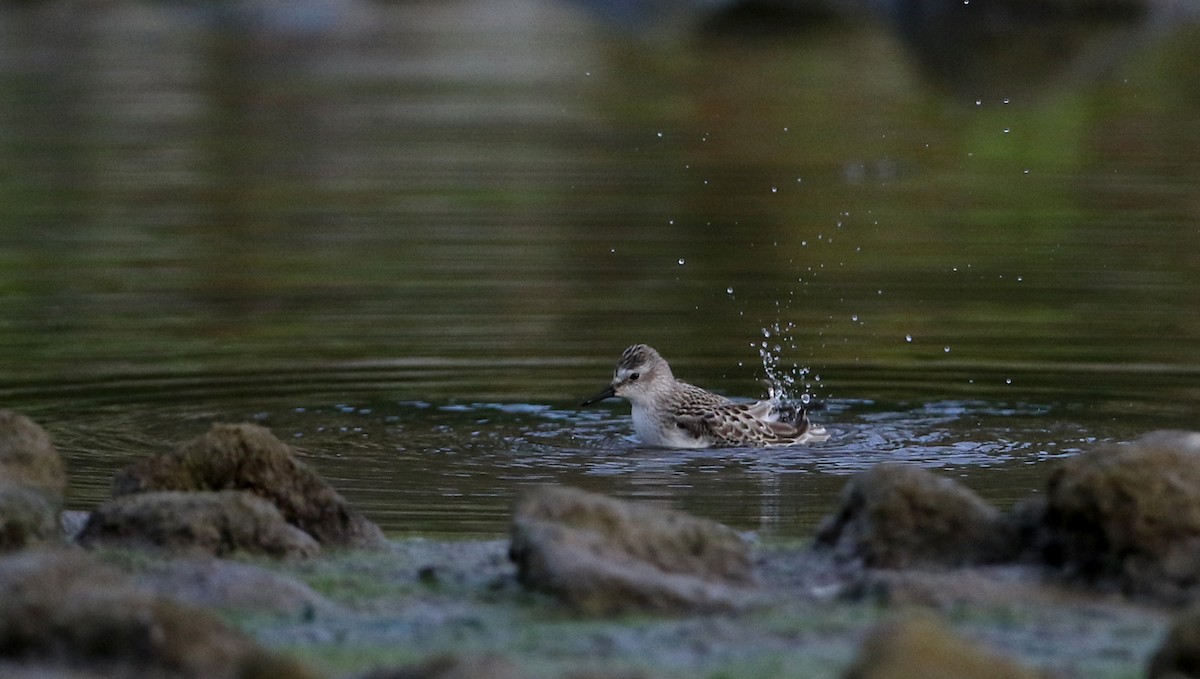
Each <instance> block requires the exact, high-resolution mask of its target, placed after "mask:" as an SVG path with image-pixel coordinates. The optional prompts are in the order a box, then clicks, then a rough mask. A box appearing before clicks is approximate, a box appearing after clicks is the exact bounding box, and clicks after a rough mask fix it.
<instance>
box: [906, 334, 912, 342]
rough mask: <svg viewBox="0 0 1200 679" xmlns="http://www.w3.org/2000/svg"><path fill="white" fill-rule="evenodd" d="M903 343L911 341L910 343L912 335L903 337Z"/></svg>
mask: <svg viewBox="0 0 1200 679" xmlns="http://www.w3.org/2000/svg"><path fill="white" fill-rule="evenodd" d="M904 341H905V342H911V341H912V335H905V336H904Z"/></svg>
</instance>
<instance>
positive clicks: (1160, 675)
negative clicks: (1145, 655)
mask: <svg viewBox="0 0 1200 679" xmlns="http://www.w3.org/2000/svg"><path fill="white" fill-rule="evenodd" d="M1198 676H1200V605H1197V606H1193V607H1192V608H1190V609H1188V610H1186V611H1184V612H1183V613H1182V614H1180V615H1179V616H1178V617H1176V618H1175V621H1174V622H1173V623H1172V624H1171V629H1170V630H1169V631H1168V632H1167V636H1166V638H1165V639H1163V642H1162V644H1161V645H1160V646H1159V647H1158V650H1156V651H1155V652H1154V655H1153V656H1152V657H1151V658H1150V664H1149V667H1148V668H1147V671H1146V677H1147V678H1148V679H1189V678H1194V677H1198Z"/></svg>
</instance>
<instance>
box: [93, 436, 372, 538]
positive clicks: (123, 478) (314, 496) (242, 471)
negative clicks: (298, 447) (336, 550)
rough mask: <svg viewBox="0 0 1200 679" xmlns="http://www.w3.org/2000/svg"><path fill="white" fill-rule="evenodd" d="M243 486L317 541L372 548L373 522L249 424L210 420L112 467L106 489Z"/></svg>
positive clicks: (284, 447)
mask: <svg viewBox="0 0 1200 679" xmlns="http://www.w3.org/2000/svg"><path fill="white" fill-rule="evenodd" d="M164 490H174V491H217V490H244V491H249V492H251V493H254V494H255V495H257V496H259V497H261V498H263V499H265V500H267V501H269V502H271V503H272V504H274V505H275V506H276V507H277V508H278V509H279V511H280V512H281V513H282V514H283V516H284V518H285V519H287V521H288V523H291V524H292V525H294V526H296V527H297V528H300V529H301V530H303V531H304V532H306V533H308V534H309V535H311V536H312V537H314V538H316V540H317V541H318V542H320V543H321V544H322V545H329V546H337V547H378V546H381V545H383V544H384V543H385V538H384V535H383V531H381V530H380V529H379V526H377V525H375V524H374V523H372V522H371V521H369V520H367V519H366V518H365V517H363V516H362V515H361V514H360V513H359V512H358V511H357V510H355V509H354V508H353V507H351V506H350V504H349V503H348V502H346V500H345V499H344V498H343V497H342V496H341V495H340V494H339V493H338V492H337V491H336V490H334V489H333V487H332V486H330V485H329V483H328V482H326V481H325V480H324V479H323V478H321V477H320V476H319V475H318V474H317V473H316V472H315V471H313V470H312V469H310V468H309V467H308V466H306V465H305V464H304V463H302V462H300V461H299V460H298V459H297V458H296V455H295V452H294V451H293V450H292V448H291V447H290V446H288V445H287V444H285V443H283V442H282V441H280V440H279V439H277V438H275V436H274V435H272V434H271V432H270V431H269V430H267V429H266V428H264V427H260V426H258V425H255V424H216V425H213V427H212V429H210V430H209V431H208V432H207V433H205V434H203V435H202V436H199V437H197V438H195V439H193V440H191V441H188V442H187V443H184V444H183V445H182V446H180V447H179V448H178V449H176V450H174V451H172V452H170V453H167V454H164V455H158V456H155V457H151V458H148V459H145V460H141V461H139V462H137V463H135V464H133V465H131V466H129V467H126V468H125V469H123V470H121V471H120V472H118V473H117V475H116V478H115V479H114V481H113V495H114V496H116V497H120V496H122V495H129V494H132V493H144V492H151V491H164Z"/></svg>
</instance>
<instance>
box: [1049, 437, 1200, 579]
mask: <svg viewBox="0 0 1200 679" xmlns="http://www.w3.org/2000/svg"><path fill="white" fill-rule="evenodd" d="M1036 541H1037V544H1038V547H1039V548H1040V551H1041V555H1042V556H1043V558H1045V559H1046V560H1047V561H1048V562H1050V563H1051V564H1053V565H1058V566H1061V567H1063V568H1064V569H1065V570H1066V572H1067V573H1068V574H1070V575H1073V576H1076V577H1078V578H1080V579H1082V580H1084V581H1087V582H1092V581H1096V580H1105V579H1110V580H1115V581H1116V582H1118V583H1119V584H1120V586H1121V587H1122V588H1123V589H1124V590H1125V591H1126V592H1127V593H1129V594H1132V595H1137V596H1149V597H1152V598H1156V599H1160V600H1167V601H1174V602H1179V601H1186V600H1189V599H1194V598H1195V597H1196V596H1197V594H1200V433H1196V432H1182V431H1158V432H1152V433H1149V434H1146V435H1145V436H1142V437H1141V438H1139V439H1137V440H1135V441H1133V442H1131V443H1124V444H1118V445H1108V446H1102V447H1100V448H1096V449H1095V450H1091V451H1089V452H1086V453H1083V454H1081V455H1078V456H1076V457H1073V458H1071V459H1069V460H1067V461H1066V462H1065V463H1063V464H1062V466H1060V467H1059V468H1058V469H1056V470H1055V471H1054V473H1053V475H1052V476H1051V477H1050V480H1049V483H1048V489H1047V493H1046V500H1045V506H1044V509H1043V515H1042V517H1041V524H1040V526H1039V528H1038V535H1037V536H1036Z"/></svg>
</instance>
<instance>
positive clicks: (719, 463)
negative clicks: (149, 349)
mask: <svg viewBox="0 0 1200 679" xmlns="http://www.w3.org/2000/svg"><path fill="white" fill-rule="evenodd" d="M523 369H524V368H522V370H523ZM430 370H431V371H432V372H434V373H438V372H439V371H441V374H440V375H439V376H446V375H449V376H450V378H451V379H450V380H449V383H450V384H451V385H453V386H454V387H457V386H458V385H459V384H460V383H459V382H458V381H456V380H457V379H459V378H461V375H456V374H454V371H453V370H448V369H447V368H446V367H445V366H436V367H434V368H431V369H430ZM399 372H403V373H404V374H403V375H402V376H400V375H398V373H397V370H396V369H394V368H385V369H375V370H367V371H366V372H363V371H361V370H357V369H356V370H350V371H316V372H313V373H289V374H284V375H280V374H271V375H265V376H252V377H251V378H248V377H247V376H245V375H240V376H236V375H235V376H231V375H213V376H184V377H171V376H157V377H156V376H149V377H145V378H140V379H139V378H128V377H123V378H120V379H113V380H107V381H106V380H96V381H94V382H91V383H84V384H78V383H76V384H45V385H37V386H36V388H35V387H34V386H30V385H23V386H21V387H19V388H16V389H10V390H9V393H7V394H0V396H4V397H6V398H5V400H6V402H8V403H10V404H12V406H13V407H16V408H19V409H23V410H26V412H29V414H30V415H31V416H33V417H35V419H38V420H39V421H41V422H43V424H44V425H45V426H46V427H47V428H48V429H49V430H50V431H51V433H52V434H53V435H54V437H55V440H56V443H57V445H58V446H59V448H60V450H61V451H62V452H63V454H64V457H65V458H66V459H67V462H68V466H69V469H70V474H71V483H70V491H69V505H70V506H71V507H73V508H87V507H90V506H93V505H94V504H95V503H97V502H99V501H101V500H102V499H104V498H106V497H107V496H108V494H109V492H110V485H111V477H112V474H113V472H114V471H116V470H117V469H119V468H120V467H122V466H124V465H126V464H129V463H130V462H132V461H133V460H135V459H138V458H140V457H144V456H146V455H150V454H154V453H158V452H162V451H165V450H169V449H170V448H171V447H172V446H174V445H175V444H176V443H178V442H179V441H183V440H186V439H188V438H191V437H193V436H196V435H198V434H200V433H202V432H203V431H205V430H206V429H207V428H208V426H209V425H210V424H211V423H212V422H213V421H245V420H250V421H256V422H259V423H262V424H264V425H266V426H269V427H271V428H272V429H273V431H274V432H275V433H276V434H277V435H278V436H280V438H282V439H284V440H285V441H288V442H290V443H292V444H293V445H295V446H296V447H297V448H298V450H299V451H300V454H301V456H302V458H303V459H304V460H306V461H307V462H308V463H310V464H312V465H313V466H315V467H316V468H317V469H318V470H319V471H320V472H321V473H322V474H323V475H325V476H326V477H327V478H328V479H329V480H330V481H331V482H332V483H333V484H334V485H335V486H336V487H337V488H339V489H340V490H341V491H342V492H343V493H344V494H345V495H346V496H347V497H348V498H350V500H351V501H352V502H354V503H355V504H356V505H357V506H359V507H360V508H361V509H362V510H363V511H364V512H365V513H366V514H368V515H369V516H370V517H371V518H373V519H374V520H376V521H378V522H379V523H380V524H382V525H383V526H384V527H385V529H386V530H388V531H391V532H394V533H406V532H416V533H427V534H467V535H497V534H503V533H504V532H506V531H507V515H508V510H509V506H510V504H511V502H512V499H513V497H514V496H515V495H516V494H517V493H518V492H519V490H520V489H521V488H522V487H523V486H526V485H529V484H536V483H546V482H558V483H567V484H573V485H577V486H581V487H584V488H588V489H591V490H596V491H600V492H606V493H610V494H613V495H617V496H622V497H631V498H639V499H643V500H648V501H652V502H658V503H661V504H663V505H669V506H674V507H679V508H682V509H685V510H687V511H691V512H694V513H697V514H700V515H703V516H710V517H712V518H715V519H718V520H721V521H723V522H726V523H729V524H731V525H734V526H736V527H738V528H740V529H748V530H759V531H762V532H764V533H767V534H776V535H790V536H799V535H807V534H809V533H810V532H811V530H812V529H813V527H814V525H815V524H816V522H817V521H818V520H819V518H820V517H821V516H822V515H823V514H824V513H825V512H827V511H829V509H830V508H831V507H832V505H833V503H834V502H835V498H836V495H837V493H838V492H839V490H840V488H841V486H842V484H843V483H844V480H845V477H846V476H847V475H849V474H852V473H855V472H858V471H861V470H864V469H866V468H868V467H870V466H871V465H874V464H878V463H880V462H901V463H906V464H917V465H921V466H923V467H927V468H930V469H935V470H938V471H940V472H941V473H944V474H947V475H950V476H954V477H956V478H959V479H961V480H963V481H964V482H966V483H967V484H968V485H970V486H971V487H973V488H975V489H976V490H978V491H980V492H981V493H982V494H983V495H984V496H985V497H988V498H989V499H990V500H992V501H994V502H996V503H998V504H1000V505H1001V506H1007V505H1008V504H1010V503H1011V502H1013V501H1015V500H1016V499H1018V498H1020V497H1024V496H1026V495H1028V494H1030V493H1032V492H1035V491H1036V490H1037V489H1039V488H1040V487H1041V485H1042V484H1043V483H1044V479H1045V475H1046V473H1047V471H1048V465H1047V464H1045V463H1047V462H1051V461H1053V460H1054V459H1056V458H1059V457H1064V456H1069V455H1072V454H1075V453H1077V452H1078V451H1079V450H1081V449H1085V448H1087V447H1089V446H1091V445H1094V444H1095V443H1096V442H1099V441H1106V440H1113V439H1120V438H1129V437H1131V435H1130V434H1128V433H1126V430H1125V429H1124V427H1125V426H1126V425H1124V424H1123V423H1117V422H1116V421H1115V420H1114V418H1113V416H1112V413H1113V412H1114V410H1119V408H1118V406H1117V405H1113V404H1112V403H1113V402H1112V401H1110V400H1100V401H1093V402H1080V401H1072V400H1063V399H1061V398H1059V397H1057V396H1055V395H1054V394H1049V393H1044V392H1043V393H1040V395H1041V396H1043V397H1044V398H1039V399H1038V400H1029V401H1014V400H999V399H994V398H965V399H964V398H944V399H939V400H932V401H928V402H926V401H916V400H896V399H890V398H872V399H838V398H830V399H826V401H825V403H826V407H825V408H824V409H823V410H821V411H819V412H818V413H817V414H816V416H815V419H817V420H818V421H819V422H820V423H821V424H822V425H824V426H826V428H827V429H829V431H830V433H831V434H832V435H833V436H832V438H831V439H830V440H829V441H828V442H825V443H820V444H814V445H808V446H799V447H793V448H775V449H767V450H763V449H752V448H727V449H719V450H664V449H654V448H646V447H643V446H641V445H639V444H638V442H637V441H636V439H635V438H633V437H632V436H631V428H630V423H629V409H628V406H627V405H625V404H622V403H619V402H611V403H608V404H605V405H603V406H601V407H598V408H589V409H586V410H580V409H578V408H577V407H575V405H574V403H575V402H574V401H573V400H572V401H571V402H570V403H563V402H561V401H560V402H551V403H536V402H531V401H529V400H528V399H516V398H514V399H509V400H506V399H505V398H503V397H501V398H494V399H493V398H489V399H482V400H478V401H475V400H465V401H464V400H458V399H454V398H451V397H440V398H436V397H433V396H432V395H429V396H422V397H418V398H414V397H413V396H412V394H414V392H418V393H419V392H424V393H425V394H436V393H437V390H436V389H429V388H428V385H429V384H431V383H433V384H436V383H438V379H437V378H434V377H431V375H430V372H429V371H422V370H416V371H413V370H411V369H410V367H404V368H402V369H400V370H399ZM466 372H473V373H475V372H478V371H477V369H476V368H475V367H474V366H472V367H470V368H469V369H468V370H466ZM580 384H581V385H582V380H581V382H580ZM589 384H590V382H589ZM577 386H578V385H577ZM586 389H587V387H584V386H580V389H579V390H580V391H581V392H582V391H586ZM22 390H23V391H22ZM452 390H453V389H450V388H445V385H443V388H442V391H443V392H445V391H452ZM848 390H849V389H848ZM0 391H2V390H0ZM481 391H482V390H481ZM1035 393H1037V392H1035ZM398 395H399V397H397V396H398ZM22 404H24V405H22ZM1140 409H1141V410H1142V411H1143V412H1142V414H1141V415H1140V417H1139V419H1138V425H1139V429H1138V431H1142V430H1144V429H1148V428H1154V427H1155V422H1159V424H1158V426H1164V425H1165V426H1172V425H1174V426H1182V425H1181V424H1176V420H1172V419H1170V418H1167V419H1165V420H1163V419H1159V420H1155V419H1153V418H1149V417H1147V416H1146V415H1145V413H1146V412H1153V411H1154V410H1155V407H1154V406H1153V404H1148V403H1142V405H1141V406H1140ZM1134 433H1137V432H1134Z"/></svg>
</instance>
